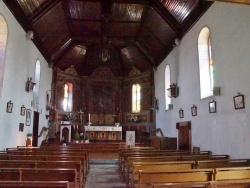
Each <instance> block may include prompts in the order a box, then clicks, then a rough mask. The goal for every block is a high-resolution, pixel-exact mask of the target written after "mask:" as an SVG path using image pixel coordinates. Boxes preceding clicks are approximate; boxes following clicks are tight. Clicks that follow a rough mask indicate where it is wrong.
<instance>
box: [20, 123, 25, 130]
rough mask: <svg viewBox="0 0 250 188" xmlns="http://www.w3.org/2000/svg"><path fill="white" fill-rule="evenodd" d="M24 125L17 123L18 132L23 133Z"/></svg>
mask: <svg viewBox="0 0 250 188" xmlns="http://www.w3.org/2000/svg"><path fill="white" fill-rule="evenodd" d="M23 129H24V123H19V132H23Z"/></svg>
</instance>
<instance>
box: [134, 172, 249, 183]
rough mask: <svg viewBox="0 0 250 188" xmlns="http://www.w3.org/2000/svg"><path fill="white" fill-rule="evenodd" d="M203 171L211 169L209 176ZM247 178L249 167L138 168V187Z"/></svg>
mask: <svg viewBox="0 0 250 188" xmlns="http://www.w3.org/2000/svg"><path fill="white" fill-rule="evenodd" d="M196 170H199V171H196ZM203 171H204V172H206V173H205V174H207V172H208V171H211V174H210V176H204V172H203ZM194 172H195V173H194ZM192 173H193V174H192ZM206 178H207V179H206ZM247 179H248V180H250V167H228V168H215V169H191V170H178V171H170V170H167V171H162V172H151V171H149V170H139V180H138V187H148V186H147V185H148V184H156V183H173V182H175V183H176V182H197V181H216V182H224V181H234V180H247ZM242 186H244V185H242ZM132 187H134V182H133V181H132ZM151 187H152V186H151ZM222 187H223V186H222ZM232 187H233V186H232Z"/></svg>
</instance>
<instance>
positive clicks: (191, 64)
mask: <svg viewBox="0 0 250 188" xmlns="http://www.w3.org/2000/svg"><path fill="white" fill-rule="evenodd" d="M205 26H207V27H209V29H210V31H211V40H212V55H213V60H214V68H215V86H219V87H221V96H217V97H210V98H206V99H202V100H201V99H200V94H199V72H198V71H199V67H198V50H197V41H198V36H199V33H200V30H201V29H202V28H203V27H205ZM249 31H250V6H248V5H239V4H231V3H221V2H215V3H214V4H213V5H212V7H211V8H210V9H209V10H208V11H207V12H206V13H205V14H204V15H203V17H202V18H201V19H200V20H199V21H198V22H197V23H196V24H195V25H194V26H193V28H192V29H191V30H190V31H189V32H188V33H187V34H186V35H185V36H184V38H183V39H182V40H181V45H180V46H178V47H176V48H175V49H174V50H173V51H172V52H171V53H170V54H169V56H168V57H167V58H166V59H165V60H164V61H163V62H162V63H161V65H159V67H158V68H157V71H156V73H155V83H157V84H156V86H155V92H156V94H155V95H156V97H157V98H159V101H160V102H159V111H158V112H157V115H156V117H157V118H156V119H157V120H156V126H157V127H160V128H161V129H162V130H163V133H164V135H165V136H168V137H176V136H177V130H176V123H177V122H180V121H191V123H192V142H193V146H198V147H201V149H202V150H211V151H212V152H213V153H214V154H229V155H230V156H231V157H232V158H249V157H250V142H249V135H250V116H249V114H250V87H249V83H250V74H249V70H250V62H249V60H250V53H249V49H250V34H249ZM166 64H169V65H170V69H171V74H172V75H171V82H177V83H178V86H179V87H180V96H179V97H178V98H175V99H173V100H172V103H173V106H174V108H173V110H169V111H165V110H164V109H165V104H164V96H165V93H164V92H165V90H164V70H165V67H166ZM237 92H240V93H242V94H244V95H245V106H246V108H245V109H240V110H235V109H234V105H233V96H235V95H237ZM213 99H214V100H215V101H216V102H217V113H209V109H208V103H209V102H210V101H211V100H213ZM193 104H195V105H196V106H197V108H198V115H197V116H191V106H192V105H193ZM180 108H182V109H183V110H184V118H179V114H178V112H179V109H180Z"/></svg>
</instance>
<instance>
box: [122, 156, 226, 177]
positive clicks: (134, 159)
mask: <svg viewBox="0 0 250 188" xmlns="http://www.w3.org/2000/svg"><path fill="white" fill-rule="evenodd" d="M221 159H229V156H228V155H183V156H151V157H149V156H146V157H145V156H140V157H128V158H127V159H126V160H125V161H124V166H123V167H122V171H121V172H120V173H121V176H122V177H123V179H124V181H125V179H126V178H125V175H126V172H127V171H130V169H131V167H132V164H133V162H140V161H141V162H143V161H145V162H146V161H152V162H153V161H194V160H221Z"/></svg>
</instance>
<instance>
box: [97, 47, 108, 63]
mask: <svg viewBox="0 0 250 188" xmlns="http://www.w3.org/2000/svg"><path fill="white" fill-rule="evenodd" d="M99 57H100V58H101V60H102V61H103V62H106V61H107V60H109V59H110V54H109V51H108V49H102V50H101V54H100V55H99Z"/></svg>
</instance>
